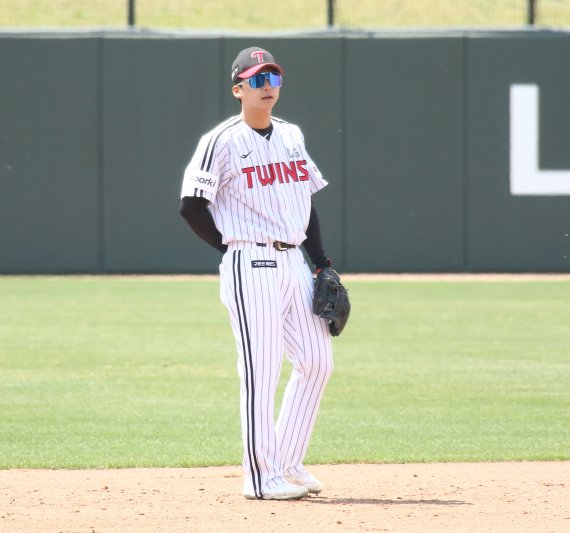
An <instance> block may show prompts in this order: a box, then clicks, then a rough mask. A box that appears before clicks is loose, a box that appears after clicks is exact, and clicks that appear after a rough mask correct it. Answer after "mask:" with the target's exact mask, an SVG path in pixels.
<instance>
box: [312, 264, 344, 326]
mask: <svg viewBox="0 0 570 533" xmlns="http://www.w3.org/2000/svg"><path fill="white" fill-rule="evenodd" d="M313 313H315V315H318V316H320V317H321V318H324V319H325V320H327V321H328V325H329V331H330V332H331V335H332V336H333V337H337V336H338V335H340V334H341V333H342V330H343V329H344V326H345V325H346V322H347V321H348V316H349V315H350V301H349V299H348V292H347V290H346V288H345V287H344V285H343V284H342V283H341V282H340V277H339V275H338V274H337V273H336V272H335V271H334V270H333V269H332V268H330V267H326V268H323V269H321V270H319V271H317V277H316V278H315V292H314V294H313Z"/></svg>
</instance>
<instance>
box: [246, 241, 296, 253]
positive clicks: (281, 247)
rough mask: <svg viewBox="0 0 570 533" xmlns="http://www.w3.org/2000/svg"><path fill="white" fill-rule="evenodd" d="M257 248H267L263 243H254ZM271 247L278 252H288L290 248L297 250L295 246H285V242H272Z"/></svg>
mask: <svg viewBox="0 0 570 533" xmlns="http://www.w3.org/2000/svg"><path fill="white" fill-rule="evenodd" d="M256 244H257V246H267V243H265V242H258V243H256ZM271 246H273V248H275V249H276V250H277V251H278V252H284V251H285V250H290V249H291V248H297V245H296V244H287V243H286V242H281V241H274V242H273V243H271Z"/></svg>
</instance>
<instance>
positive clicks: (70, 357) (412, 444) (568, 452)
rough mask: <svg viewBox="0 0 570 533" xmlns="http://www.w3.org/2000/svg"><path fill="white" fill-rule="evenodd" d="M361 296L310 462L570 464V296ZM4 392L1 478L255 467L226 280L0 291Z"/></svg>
mask: <svg viewBox="0 0 570 533" xmlns="http://www.w3.org/2000/svg"><path fill="white" fill-rule="evenodd" d="M347 286H348V288H349V290H350V294H351V298H352V303H353V313H352V317H351V321H350V323H349V324H348V326H347V329H346V330H345V332H344V333H343V335H342V336H341V337H339V338H337V339H335V340H334V345H335V365H336V366H335V372H334V374H333V377H332V379H331V382H330V384H329V386H328V389H327V392H326V394H325V398H324V401H323V404H322V407H321V411H320V415H319V419H318V421H317V425H316V428H315V433H314V437H313V441H312V443H311V447H310V449H309V454H308V457H307V462H308V463H329V462H330V463H339V462H431V461H498V460H556V459H570V386H569V376H570V357H569V351H568V346H569V345H570V342H569V341H570V329H569V326H568V316H569V310H570V303H569V302H570V282H568V281H536V282H522V281H505V282H498V281H497V282H483V281H453V282H449V281H416V282H413V281H394V282H388V281H364V280H355V281H349V282H347ZM288 370H289V366H288V365H287V364H285V365H284V371H285V372H284V373H287V372H288ZM0 376H1V378H0V468H16V467H32V468H39V467H48V468H84V467H97V468H103V467H129V466H200V465H220V464H239V463H240V462H241V440H240V428H239V412H238V388H239V384H238V378H237V372H236V355H235V351H234V341H233V338H232V334H231V330H230V327H229V322H228V319H227V316H226V311H225V309H224V308H223V306H222V304H221V303H220V301H219V297H218V282H217V281H216V280H194V279H192V280H182V279H176V278H173V279H168V278H166V279H164V278H156V279H145V278H140V277H127V278H107V277H0ZM284 378H285V376H284ZM282 381H283V380H282ZM282 389H283V382H282V383H281V390H282Z"/></svg>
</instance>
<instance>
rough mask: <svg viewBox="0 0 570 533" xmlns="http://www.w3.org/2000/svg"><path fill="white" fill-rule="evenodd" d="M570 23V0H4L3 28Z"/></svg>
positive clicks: (295, 27)
mask: <svg viewBox="0 0 570 533" xmlns="http://www.w3.org/2000/svg"><path fill="white" fill-rule="evenodd" d="M526 26H539V27H542V28H546V27H548V28H570V0H510V1H509V2H506V1H505V0H486V1H484V2H481V1H477V2H475V1H473V0H398V1H388V0H288V1H287V2H265V3H260V2H257V1H256V0H240V2H234V1H232V0H222V1H217V2H204V1H203V0H161V1H160V2H156V1H155V0H97V1H94V0H2V2H0V31H7V30H8V31H9V30H11V29H13V28H14V29H17V30H18V31H20V30H24V31H26V30H28V29H30V30H35V29H42V30H44V29H48V30H54V29H55V30H58V31H60V30H62V29H70V28H73V29H81V28H110V29H125V28H128V29H130V30H146V29H150V30H156V29H166V30H173V29H176V30H183V31H207V32H212V31H219V30H221V31H222V32H224V33H227V32H243V31H251V30H254V31H283V30H294V31H303V30H315V29H317V30H325V31H326V30H328V29H333V28H334V29H356V30H367V29H373V30H374V29H378V28H382V29H394V28H396V29H400V28H401V29H418V28H426V29H434V28H436V29H437V28H439V29H448V28H482V29H498V28H523V27H526Z"/></svg>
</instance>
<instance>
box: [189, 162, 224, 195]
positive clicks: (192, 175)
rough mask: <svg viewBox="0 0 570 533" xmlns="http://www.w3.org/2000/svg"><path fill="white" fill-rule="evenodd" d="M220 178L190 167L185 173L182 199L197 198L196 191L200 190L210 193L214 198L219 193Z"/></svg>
mask: <svg viewBox="0 0 570 533" xmlns="http://www.w3.org/2000/svg"><path fill="white" fill-rule="evenodd" d="M218 183H219V178H218V176H216V175H214V174H210V173H209V172H204V171H203V170H199V169H196V168H190V167H188V168H187V169H186V172H185V173H184V182H183V184H182V197H184V196H196V194H195V192H194V190H195V189H198V190H200V191H204V192H207V193H210V194H211V195H212V196H214V195H215V194H216V192H217V191H218Z"/></svg>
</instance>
